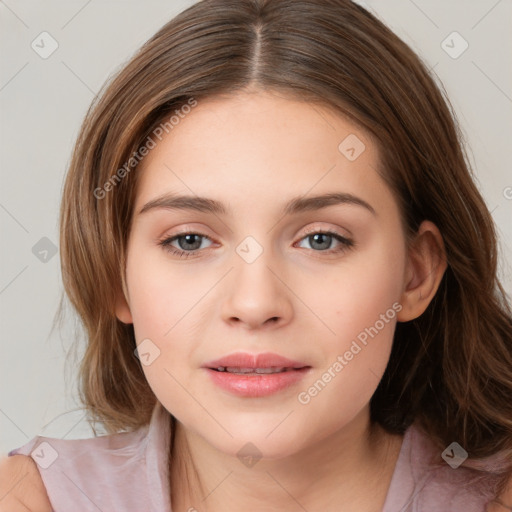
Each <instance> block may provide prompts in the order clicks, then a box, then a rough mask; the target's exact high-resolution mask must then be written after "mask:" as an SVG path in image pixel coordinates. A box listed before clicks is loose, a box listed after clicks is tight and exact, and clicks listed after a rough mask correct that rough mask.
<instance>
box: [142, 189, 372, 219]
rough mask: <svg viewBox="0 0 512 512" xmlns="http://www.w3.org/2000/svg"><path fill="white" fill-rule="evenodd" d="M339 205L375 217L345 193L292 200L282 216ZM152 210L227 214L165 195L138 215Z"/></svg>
mask: <svg viewBox="0 0 512 512" xmlns="http://www.w3.org/2000/svg"><path fill="white" fill-rule="evenodd" d="M339 204H348V205H355V206H361V207H363V208H366V209H367V210H368V211H370V212H371V213H372V214H373V215H377V213H376V212H375V209H374V208H373V207H372V206H371V205H370V204H369V203H367V202H366V201H364V200H363V199H361V198H360V197H357V196H355V195H353V194H349V193H345V192H335V193H330V194H322V195H318V196H310V197H304V196H301V197H296V198H293V199H291V200H290V201H288V202H287V203H286V204H285V205H284V207H283V214H284V215H291V214H295V213H301V212H304V211H312V210H320V209H322V208H327V207H328V206H333V205H339ZM154 209H166V210H195V211H199V212H205V213H212V214H215V215H226V214H228V213H229V211H228V209H227V208H226V206H225V205H224V204H223V203H221V202H219V201H216V200H215V199H210V198H207V197H199V196H188V195H176V194H165V195H163V196H160V197H157V198H156V199H152V200H151V201H149V202H147V203H146V204H145V205H144V206H143V207H142V209H141V210H140V212H139V215H141V214H142V213H145V212H148V211H150V210H154Z"/></svg>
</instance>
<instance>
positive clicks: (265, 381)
mask: <svg viewBox="0 0 512 512" xmlns="http://www.w3.org/2000/svg"><path fill="white" fill-rule="evenodd" d="M203 369H205V370H206V371H207V373H208V375H209V376H210V378H211V380H212V382H213V383H214V384H215V385H216V386H217V387H219V388H220V389H222V390H223V391H227V392H229V393H230V394H232V395H237V396H241V397H246V398H257V397H264V396H268V395H271V394H274V393H277V392H279V391H282V390H284V389H287V388H290V387H292V386H293V385H296V384H297V383H298V382H299V381H301V380H302V379H303V378H304V376H305V375H306V374H307V373H308V372H309V370H311V366H310V365H307V364H304V363H301V362H298V361H293V360H291V359H288V358H286V357H283V356H280V355H278V354H273V353H268V352H267V353H263V354H256V355H253V354H247V353H240V352H239V353H235V354H231V355H229V356H226V357H223V358H221V359H217V360H216V361H210V362H209V363H207V364H205V365H203Z"/></svg>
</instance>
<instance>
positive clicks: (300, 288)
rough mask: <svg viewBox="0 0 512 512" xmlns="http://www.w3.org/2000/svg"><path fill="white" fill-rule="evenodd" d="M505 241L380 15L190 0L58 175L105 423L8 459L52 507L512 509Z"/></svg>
mask: <svg viewBox="0 0 512 512" xmlns="http://www.w3.org/2000/svg"><path fill="white" fill-rule="evenodd" d="M496 258H497V256H496V234H495V229H494V225H493V222H492V218H491V215H490V213H489V211H488V209H487V207H486V205H485V203H484V201H483V199H482V197H481V195H480V193H479V192H478V189H477V187H476V186H475V183H474V182H473V180H472V178H471V174H470V170H469V167H468V164H467V161H466V158H465V155H464V152H463V146H462V141H461V140H460V138H459V135H458V131H457V127H456V125H455V122H454V120H453V118H452V115H451V113H450V110H449V108H448V106H447V101H446V99H445V98H444V97H443V95H442V94H441V93H440V91H439V89H438V88H437V86H436V85H435V83H434V81H433V80H432V78H431V77H430V76H429V74H428V72H427V71H426V69H425V67H424V66H423V64H422V63H421V62H420V60H419V59H418V57H417V56H416V55H415V54H414V53H413V52H412V51H411V50H410V49H409V48H408V47H407V46H406V45H405V44H404V43H403V42H402V41H401V40H400V39H399V38H398V37H397V36H396V35H394V34H393V33H392V32H391V31H390V30H389V29H388V28H386V27H385V26H384V25H383V24H382V23H381V22H380V21H378V20H377V19H376V18H375V17H373V16H372V15H371V14H370V13H369V12H368V11H366V10H365V9H363V8H362V7H360V6H358V5H356V4H354V3H352V2H350V1H348V0H325V1H322V2H318V1H313V0H293V1H291V0H272V1H265V0H243V1H240V0H237V1H234V0H206V1H203V2H199V3H197V4H195V5H194V6H192V7H191V8H189V9H187V10H186V11H184V12H183V13H182V14H180V15H179V16H178V17H176V18H175V19H173V20H172V21H170V22H169V23H168V24H167V25H165V26H164V27H163V28H162V29H161V30H160V31H159V32H158V33H157V34H156V35H155V36H154V37H153V38H151V40H150V41H148V43H146V44H145V45H144V46H143V47H142V49H141V50H140V52H139V53H138V54H137V55H136V56H135V57H134V58H133V59H132V61H131V62H130V63H129V64H128V65H127V66H126V67H125V68H124V69H123V70H122V71H121V72H120V73H119V74H118V76H117V77H116V78H115V79H114V80H113V81H112V82H110V84H109V85H108V87H107V88H106V89H105V91H104V92H103V94H102V96H101V97H100V98H99V100H98V101H97V102H95V104H94V105H93V106H92V108H91V110H90V112H89V113H88V115H87V117H86V119H85V121H84V124H83V128H82V131H81V134H80V136H79V139H78V141H77V144H76V148H75V151H74V156H73V160H72V163H71V166H70V169H69V173H68V176H67V180H66V185H65V189H64V194H63V201H62V212H61V260H62V271H63V280H64V284H65V287H66V291H67V294H68V297H69V298H70V300H71V302H72V304H73V305H74V307H75V308H76V310H77V312H78V313H79V315H80V316H81V318H82V320H83V323H84V326H85V328H86V331H87V335H88V346H87V350H86V353H85V357H84V360H83V363H82V368H81V384H82V386H81V396H82V398H83V401H84V404H85V406H86V407H87V409H88V411H89V412H90V417H91V418H92V419H94V420H97V421H99V422H101V423H103V424H104V425H105V427H106V428H107V430H108V432H109V433H110V435H108V436H102V437H96V438H93V439H85V440H59V439H51V438H42V437H39V436H38V437H36V438H34V439H32V440H31V441H30V442H29V443H27V444H26V445H24V446H23V447H21V448H18V449H16V450H13V451H11V452H10V455H12V456H14V455H21V456H23V455H25V456H27V455H31V456H32V458H33V459H34V461H36V463H38V466H37V468H38V472H39V473H40V475H41V478H42V482H43V484H44V490H45V492H46V493H47V495H48V498H49V501H50V502H51V506H52V508H53V509H54V510H55V511H56V512H59V511H60V510H65V509H66V506H67V505H68V504H70V503H73V504H74V506H76V507H78V508H79V509H80V510H97V509H101V510H124V511H128V510H141V509H144V510H152V511H157V510H158V511H160V512H161V511H170V510H171V508H172V511H173V512H178V511H179V512H182V511H188V512H191V511H194V510H197V511H209V512H217V511H218V510H224V511H225V510H228V511H229V510H248V511H253V510H254V511H256V510H266V511H272V510H276V511H277V510H279V511H282V510H289V511H292V510H310V511H313V510H325V511H339V510H341V509H342V510H344V511H350V512H351V511H361V510H364V511H384V512H392V511H393V512H394V511H405V510H425V511H426V510H433V509H436V510H439V509H441V508H443V509H444V510H450V511H464V512H469V511H481V510H492V509H493V508H494V509H495V510H500V508H501V509H502V510H505V508H504V507H505V505H506V503H507V502H506V501H504V500H506V499H509V497H507V495H506V482H507V480H508V479H509V478H510V476H511V467H512V400H511V396H512V334H511V327H512V314H511V311H510V307H509V305H508V304H507V300H506V296H505V293H504V292H503V289H502V287H501V285H500V283H499V281H498V279H497V276H496ZM14 458H18V457H14ZM19 464H25V465H26V466H27V468H28V467H30V468H31V470H32V472H34V471H33V465H32V466H30V465H29V463H28V462H27V461H26V460H22V462H20V463H19ZM23 471H25V469H24V470H23ZM28 471H29V470H28V469H26V472H28ZM63 475H64V476H63ZM18 476H19V475H18ZM11 480H12V477H11ZM14 480H15V479H14ZM14 480H12V481H14ZM500 493H501V494H502V496H501V498H498V497H497V496H498V495H499V494H500ZM0 503H1V502H0ZM47 505H48V504H47ZM27 506H28V504H27Z"/></svg>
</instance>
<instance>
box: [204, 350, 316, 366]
mask: <svg viewBox="0 0 512 512" xmlns="http://www.w3.org/2000/svg"><path fill="white" fill-rule="evenodd" d="M220 366H222V367H234V368H271V367H277V368H304V367H305V366H308V365H306V364H304V363H300V362H298V361H293V360H292V359H288V358H287V357H283V356H280V355H279V354H274V353H272V352H265V353H262V354H248V353H246V352H236V353H234V354H230V355H228V356H224V357H221V358H220V359H215V360H214V361H209V362H208V363H205V364H204V365H203V368H219V367H220Z"/></svg>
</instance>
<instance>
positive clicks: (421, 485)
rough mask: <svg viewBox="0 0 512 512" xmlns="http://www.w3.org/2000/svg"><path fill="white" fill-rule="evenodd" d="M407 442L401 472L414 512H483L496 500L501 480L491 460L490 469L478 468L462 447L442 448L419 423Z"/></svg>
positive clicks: (412, 429) (451, 445)
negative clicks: (429, 511)
mask: <svg viewBox="0 0 512 512" xmlns="http://www.w3.org/2000/svg"><path fill="white" fill-rule="evenodd" d="M406 439H407V443H404V444H405V446H404V450H403V453H402V454H401V455H402V460H401V463H402V467H401V471H402V478H403V479H404V480H406V481H408V482H409V488H410V494H409V496H410V501H411V503H412V502H413V503H414V504H415V506H416V508H415V510H418V511H427V510H433V509H441V508H442V509H445V510H450V511H452V512H458V511H461V512H462V511H463V512H481V511H482V510H485V507H486V505H487V504H488V503H490V502H491V501H492V500H493V498H494V497H495V495H496V488H497V485H498V482H499V479H500V478H499V475H498V474H497V473H495V472H494V471H493V470H492V469H493V460H492V459H490V460H489V461H488V462H489V466H488V470H486V468H485V467H480V468H479V469H475V467H472V461H471V459H466V457H467V453H466V452H465V450H463V448H462V447H461V446H460V445H458V444H457V445H456V444H455V443H452V444H450V445H449V446H447V447H445V448H444V449H441V448H439V447H437V446H436V444H435V443H434V442H433V441H432V439H431V438H430V437H429V436H428V434H427V433H426V432H425V431H424V430H423V429H421V428H420V427H419V426H418V425H416V424H413V425H412V426H411V427H409V430H408V432H407V435H406ZM459 456H460V458H459Z"/></svg>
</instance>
